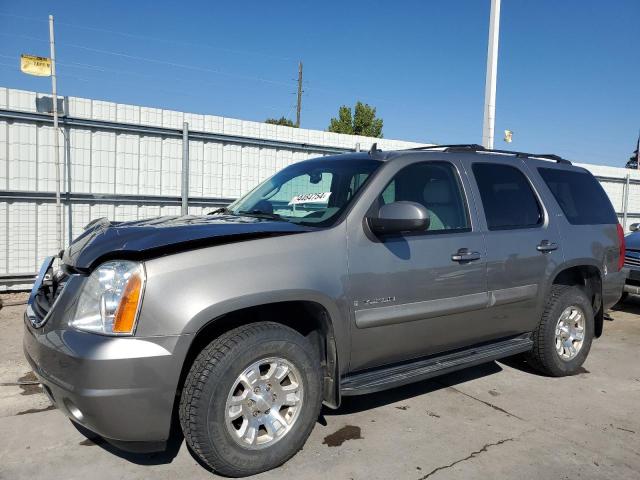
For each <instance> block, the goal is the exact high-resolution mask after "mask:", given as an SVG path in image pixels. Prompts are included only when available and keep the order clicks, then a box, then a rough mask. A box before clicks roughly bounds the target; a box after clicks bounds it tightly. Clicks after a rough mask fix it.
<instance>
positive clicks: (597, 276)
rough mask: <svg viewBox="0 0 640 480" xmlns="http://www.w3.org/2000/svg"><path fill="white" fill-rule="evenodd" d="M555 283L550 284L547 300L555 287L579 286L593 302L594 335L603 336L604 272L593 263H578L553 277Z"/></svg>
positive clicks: (562, 269) (563, 267) (563, 269)
mask: <svg viewBox="0 0 640 480" xmlns="http://www.w3.org/2000/svg"><path fill="white" fill-rule="evenodd" d="M552 278H553V281H552V282H551V283H550V284H549V286H548V288H547V291H546V295H545V298H548V296H549V292H550V290H551V287H552V286H553V285H577V286H580V287H582V288H583V289H584V291H585V293H586V294H587V296H588V297H589V299H590V300H591V305H592V307H593V316H594V321H595V325H594V328H595V330H594V335H595V337H596V338H598V337H600V336H601V335H602V331H603V324H604V308H603V302H602V271H601V270H600V267H599V266H598V265H596V264H595V263H592V262H582V263H579V262H576V263H570V264H564V265H562V266H561V267H560V268H558V269H557V270H556V271H555V272H554V275H553V277H552Z"/></svg>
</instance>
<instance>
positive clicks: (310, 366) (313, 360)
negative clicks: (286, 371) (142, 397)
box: [179, 322, 322, 477]
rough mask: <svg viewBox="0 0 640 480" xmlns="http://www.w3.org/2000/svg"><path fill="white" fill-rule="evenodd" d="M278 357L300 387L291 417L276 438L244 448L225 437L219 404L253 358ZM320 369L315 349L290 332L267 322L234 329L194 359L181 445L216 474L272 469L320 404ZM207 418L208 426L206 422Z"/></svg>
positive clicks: (304, 434)
mask: <svg viewBox="0 0 640 480" xmlns="http://www.w3.org/2000/svg"><path fill="white" fill-rule="evenodd" d="M274 356H278V357H280V358H283V359H286V360H287V361H288V362H290V363H291V364H292V365H294V366H295V368H297V370H298V371H299V372H300V377H301V382H302V385H303V389H304V399H303V400H304V401H303V403H302V406H301V409H300V412H299V414H298V417H297V420H296V421H295V423H294V424H293V426H292V427H291V430H290V431H289V432H288V433H286V435H284V436H283V437H282V438H281V439H280V440H278V441H277V442H275V443H274V444H273V445H270V446H267V447H265V448H263V449H260V450H250V449H248V448H245V447H243V446H241V445H238V444H237V443H236V441H235V440H234V439H233V438H232V437H231V435H232V434H231V433H229V430H228V428H227V425H226V423H225V422H226V420H225V404H226V399H227V395H228V394H229V391H230V390H231V388H232V387H233V383H234V382H235V381H236V379H237V378H238V375H240V374H241V373H242V372H243V370H244V369H246V368H247V367H249V366H250V365H251V364H253V363H254V362H256V361H258V360H261V359H264V358H267V357H274ZM320 372H321V367H320V360H319V358H318V355H317V353H316V349H315V348H313V346H312V345H311V344H310V342H309V341H308V340H307V339H306V338H305V337H303V336H302V335H300V334H299V333H297V332H296V331H295V330H293V329H291V328H289V327H286V326H284V325H280V324H277V323H272V322H260V323H253V324H249V325H245V326H241V327H238V328H235V329H233V330H231V331H229V332H227V333H225V334H224V335H222V336H220V337H218V338H217V339H215V340H214V341H212V342H211V343H210V344H209V345H208V346H207V347H205V348H204V349H203V350H202V352H201V353H200V354H199V355H198V356H197V357H196V359H195V361H194V362H193V365H192V366H191V369H190V371H189V373H188V375H187V378H186V380H185V384H184V388H183V391H182V396H181V399H180V409H179V415H180V424H181V426H182V431H183V433H184V436H185V439H186V441H187V444H188V445H189V446H190V447H191V449H192V450H193V452H195V454H196V455H197V456H198V457H199V458H200V459H201V460H202V461H203V462H204V463H205V464H207V465H208V466H209V467H211V469H213V470H214V471H215V472H216V473H219V474H222V475H226V476H230V477H242V476H248V475H254V474H257V473H260V472H264V471H266V470H270V469H272V468H275V467H277V466H279V465H281V464H283V463H284V462H286V461H287V460H288V459H290V458H291V457H292V456H293V455H295V454H296V453H297V452H298V451H299V450H300V449H301V448H302V446H303V445H304V443H305V441H306V440H307V438H308V437H309V434H310V433H311V431H312V430H313V427H314V424H315V422H316V420H317V418H318V415H319V413H320V408H321V406H322V389H321V373H320ZM207 420H208V424H207Z"/></svg>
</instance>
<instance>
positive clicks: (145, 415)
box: [23, 318, 189, 451]
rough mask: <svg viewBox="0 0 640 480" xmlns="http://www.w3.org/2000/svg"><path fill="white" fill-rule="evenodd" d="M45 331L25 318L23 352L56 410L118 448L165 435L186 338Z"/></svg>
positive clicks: (160, 439)
mask: <svg viewBox="0 0 640 480" xmlns="http://www.w3.org/2000/svg"><path fill="white" fill-rule="evenodd" d="M43 330H46V329H34V328H33V327H31V325H30V324H29V321H28V320H27V319H26V318H25V325H24V338H23V347H24V353H25V356H26V358H27V360H28V361H29V363H30V364H31V367H32V368H33V370H34V372H35V373H36V375H37V376H38V378H39V379H40V381H41V382H42V385H43V387H44V390H45V391H46V393H47V395H48V396H49V397H50V399H51V401H52V403H53V404H54V405H55V406H56V407H57V408H58V409H60V410H61V411H62V412H63V413H65V414H66V415H67V416H69V417H70V418H71V419H72V420H73V421H74V422H76V423H78V424H80V425H82V426H83V427H85V428H87V429H89V430H91V431H93V432H95V433H97V434H98V435H100V436H102V437H104V438H105V439H106V440H111V441H113V443H114V444H116V445H117V446H119V447H120V448H125V449H126V448H127V444H129V442H132V443H131V446H132V448H131V449H132V450H136V451H139V450H140V445H141V444H142V443H147V442H154V443H156V444H157V445H161V444H162V442H164V441H166V440H167V439H168V438H169V433H170V427H171V420H172V412H173V406H174V401H175V397H176V390H177V386H178V382H179V378H180V371H181V368H182V365H183V362H184V358H185V357H186V351H187V349H188V345H189V336H167V337H149V338H135V337H107V336H101V335H95V334H91V333H84V332H79V331H76V330H49V331H43ZM159 448H160V447H159Z"/></svg>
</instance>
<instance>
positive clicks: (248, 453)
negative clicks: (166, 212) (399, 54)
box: [24, 145, 625, 476]
mask: <svg viewBox="0 0 640 480" xmlns="http://www.w3.org/2000/svg"><path fill="white" fill-rule="evenodd" d="M624 249H625V243H624V236H623V232H622V228H621V227H620V225H619V224H618V220H617V218H616V215H615V212H614V210H613V208H612V206H611V203H610V202H609V200H608V198H607V196H606V194H605V193H604V191H603V189H602V188H601V186H600V184H599V183H598V182H597V181H596V180H595V178H594V177H593V176H592V175H591V174H590V173H589V172H588V171H586V170H584V169H582V168H578V167H576V166H573V165H572V164H571V163H570V162H568V161H566V160H564V159H561V158H559V157H557V156H554V155H532V154H525V153H517V152H504V151H488V150H484V149H482V147H479V146H474V145H462V146H449V147H440V148H437V149H434V148H428V147H425V148H421V149H414V150H408V151H396V152H382V151H380V150H377V149H376V148H375V146H374V147H373V148H372V150H371V151H370V152H368V153H349V154H344V155H338V156H330V157H322V158H317V159H312V160H307V161H303V162H299V163H295V164H293V165H290V166H288V167H286V168H285V169H283V170H282V171H280V172H279V173H276V174H275V175H274V176H273V177H271V178H269V179H268V180H266V181H265V182H263V183H262V184H261V185H259V186H258V187H256V188H255V189H254V190H253V191H251V192H250V193H248V194H247V195H245V196H244V197H242V198H240V199H239V200H237V201H236V202H234V203H233V204H232V205H230V206H228V207H226V208H221V209H218V210H216V211H215V212H212V214H210V215H206V216H198V217H195V216H185V217H164V218H156V219H151V220H140V221H133V222H110V221H107V220H105V219H102V220H99V221H96V222H94V223H93V224H91V225H90V226H89V227H88V228H87V229H86V231H85V232H84V233H83V234H82V235H80V237H78V238H77V239H76V240H75V241H74V242H73V243H72V244H71V245H70V246H69V248H67V249H66V250H65V251H64V252H63V254H62V257H61V258H59V259H57V260H56V259H54V258H53V257H51V258H49V259H47V260H46V261H45V263H44V264H43V266H42V268H41V270H40V273H39V275H38V278H37V281H36V283H35V285H34V287H33V291H32V293H31V297H30V299H29V302H28V306H27V311H26V314H25V332H24V351H25V355H26V357H27V359H28V360H29V362H30V364H31V366H32V367H33V369H34V371H35V372H36V374H37V375H38V377H39V379H40V380H41V382H42V385H43V387H44V390H45V391H46V392H47V394H48V395H49V397H50V399H51V401H52V402H53V404H54V405H55V406H56V407H57V408H59V409H60V410H61V411H62V412H64V413H65V414H66V415H68V416H69V417H70V418H71V419H72V420H73V422H76V423H78V424H81V425H83V426H84V427H86V428H88V429H90V430H92V431H94V432H96V433H98V434H100V435H101V436H103V437H104V438H105V439H107V440H108V441H109V442H111V443H113V444H115V445H117V446H120V447H121V448H125V449H138V450H140V449H143V448H144V449H154V448H155V449H159V448H162V446H163V445H164V442H166V441H167V439H168V438H169V435H170V427H171V424H172V420H173V419H174V418H175V417H174V415H176V416H177V417H178V418H179V422H180V425H181V427H182V432H183V433H184V437H185V439H186V441H187V443H188V444H189V446H190V447H191V449H192V450H193V451H194V452H195V454H196V455H197V456H198V457H200V459H201V460H202V461H203V462H204V463H205V464H207V465H209V466H210V467H211V468H212V469H213V470H214V471H216V472H218V473H221V474H224V475H229V476H244V475H251V474H255V473H258V472H262V471H265V470H268V469H271V468H274V467H276V466H278V465H280V464H282V463H283V462H285V461H286V460H288V459H289V458H291V457H292V456H293V455H294V454H295V453H296V452H297V451H298V450H300V448H301V447H302V446H303V444H304V442H305V441H306V439H307V437H308V436H309V434H310V432H311V430H312V429H313V426H314V424H315V422H316V420H317V418H318V415H319V412H320V408H321V405H322V404H323V403H324V404H325V405H327V406H328V407H330V408H338V407H339V405H340V402H341V398H342V397H345V396H348V395H360V394H367V393H370V392H375V391H380V390H384V389H388V388H392V387H397V386H399V385H404V384H407V383H410V382H417V381H420V380H424V379H426V378H429V377H433V376H435V375H441V374H444V373H448V372H451V371H454V370H457V369H461V368H465V367H468V366H471V365H476V364H480V363H483V362H489V361H492V360H496V359H500V358H503V357H507V356H510V355H515V354H522V353H524V354H525V355H526V358H527V359H528V362H529V363H530V364H531V365H532V366H534V367H535V368H537V369H538V370H540V371H541V372H543V373H545V374H547V375H550V376H556V377H560V376H564V375H571V374H574V373H576V372H577V371H579V367H580V366H581V365H582V363H583V362H584V361H585V359H586V357H587V355H588V353H589V350H590V348H591V345H592V340H593V339H594V338H597V337H599V336H600V335H602V330H603V314H604V312H605V310H607V309H608V308H609V307H610V306H611V305H613V304H614V303H615V302H616V301H617V300H618V299H619V298H620V295H621V293H622V287H623V284H624V273H623V272H622V271H621V268H622V266H623V262H624V258H625V254H624ZM56 265H59V266H58V267H56ZM561 403H562V402H561Z"/></svg>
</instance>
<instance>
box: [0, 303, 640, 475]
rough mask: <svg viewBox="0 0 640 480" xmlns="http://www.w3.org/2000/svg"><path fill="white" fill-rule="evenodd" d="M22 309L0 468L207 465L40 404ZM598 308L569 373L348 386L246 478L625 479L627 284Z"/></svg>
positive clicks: (628, 470) (634, 400) (36, 471)
mask: <svg viewBox="0 0 640 480" xmlns="http://www.w3.org/2000/svg"><path fill="white" fill-rule="evenodd" d="M3 297H4V296H3ZM4 300H5V305H7V303H10V302H16V301H20V298H19V297H17V298H16V297H14V298H12V299H9V298H7V297H4ZM23 311H24V306H23V305H17V306H5V307H4V308H3V309H2V310H0V328H1V332H2V333H1V334H0V478H2V479H11V480H18V479H39V478H42V479H44V478H46V479H52V478H60V479H62V478H64V479H75V478H77V479H86V478H91V479H92V480H100V479H116V478H126V479H142V478H154V479H157V480H160V479H175V478H179V477H180V478H190V479H198V478H203V479H210V478H212V477H213V475H212V474H211V473H210V472H208V471H207V470H205V469H204V468H203V467H202V466H200V465H199V464H198V463H197V462H196V461H195V460H194V458H193V457H192V456H191V454H190V452H189V451H188V449H187V448H186V446H185V445H184V442H181V443H178V442H176V444H175V445H173V448H171V449H170V450H168V451H167V452H165V453H159V454H137V455H136V454H127V453H124V452H120V451H118V450H116V449H114V448H113V447H111V446H109V445H108V444H105V443H104V442H102V441H100V439H98V438H94V439H93V440H90V439H88V438H87V437H85V436H84V435H83V434H82V433H81V432H79V431H78V430H77V429H76V428H74V426H73V425H72V423H71V422H70V421H69V420H67V419H66V418H65V417H64V416H63V415H62V414H61V413H60V412H58V411H56V410H55V409H52V407H51V406H50V404H49V402H48V400H47V398H46V397H45V395H44V394H43V393H42V389H41V387H39V386H38V384H37V381H36V379H35V377H34V375H33V373H32V372H31V371H30V368H29V366H28V364H27V363H26V361H25V359H24V357H23V355H22V343H21V342H22V314H23ZM611 316H612V318H613V321H612V322H606V324H605V333H604V336H603V337H602V338H601V339H599V340H597V341H596V342H595V343H594V345H593V347H592V350H591V354H590V356H589V358H588V360H587V362H586V363H585V365H584V368H583V369H582V372H581V373H580V374H578V375H576V376H573V377H569V378H561V379H555V378H546V377H543V376H540V375H538V374H536V373H534V372H531V371H529V370H527V369H526V368H525V367H523V366H521V365H520V364H518V363H514V362H512V361H509V360H506V361H504V362H493V363H490V364H486V365H482V366H479V367H474V368H470V369H467V370H464V371H460V372H457V373H454V374H450V375H446V376H444V377H440V378H437V379H434V380H432V381H425V382H422V383H419V384H415V385H411V386H408V387H404V388H398V389H395V390H391V391H387V392H382V393H378V394H372V395H367V396H362V397H351V398H347V399H345V402H344V404H343V406H342V407H341V408H340V410H338V411H332V410H328V409H325V410H324V411H323V415H322V416H321V417H320V419H319V420H318V423H317V424H316V427H315V429H314V431H313V433H312V434H311V437H310V438H309V440H308V441H307V443H306V445H305V447H304V449H303V450H302V451H301V452H300V453H298V455H296V456H295V457H294V458H293V459H292V460H291V461H289V462H288V463H287V464H285V465H284V466H282V467H280V468H279V469H276V470H274V471H272V472H267V473H265V474H262V475H260V476H259V478H264V479H276V478H277V479H282V478H304V479H315V478H318V479H320V478H322V479H324V478H335V479H347V480H348V479H390V478H393V479H411V480H425V479H427V478H429V479H432V480H434V479H453V478H491V479H512V478H518V479H519V480H526V479H535V480H540V479H578V478H580V479H591V478H593V479H607V478H609V479H616V480H619V479H638V478H640V417H639V416H638V415H637V413H638V408H639V406H640V297H639V298H633V299H631V300H629V301H628V302H626V303H625V304H624V305H622V306H620V307H617V309H616V310H615V311H613V312H611Z"/></svg>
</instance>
